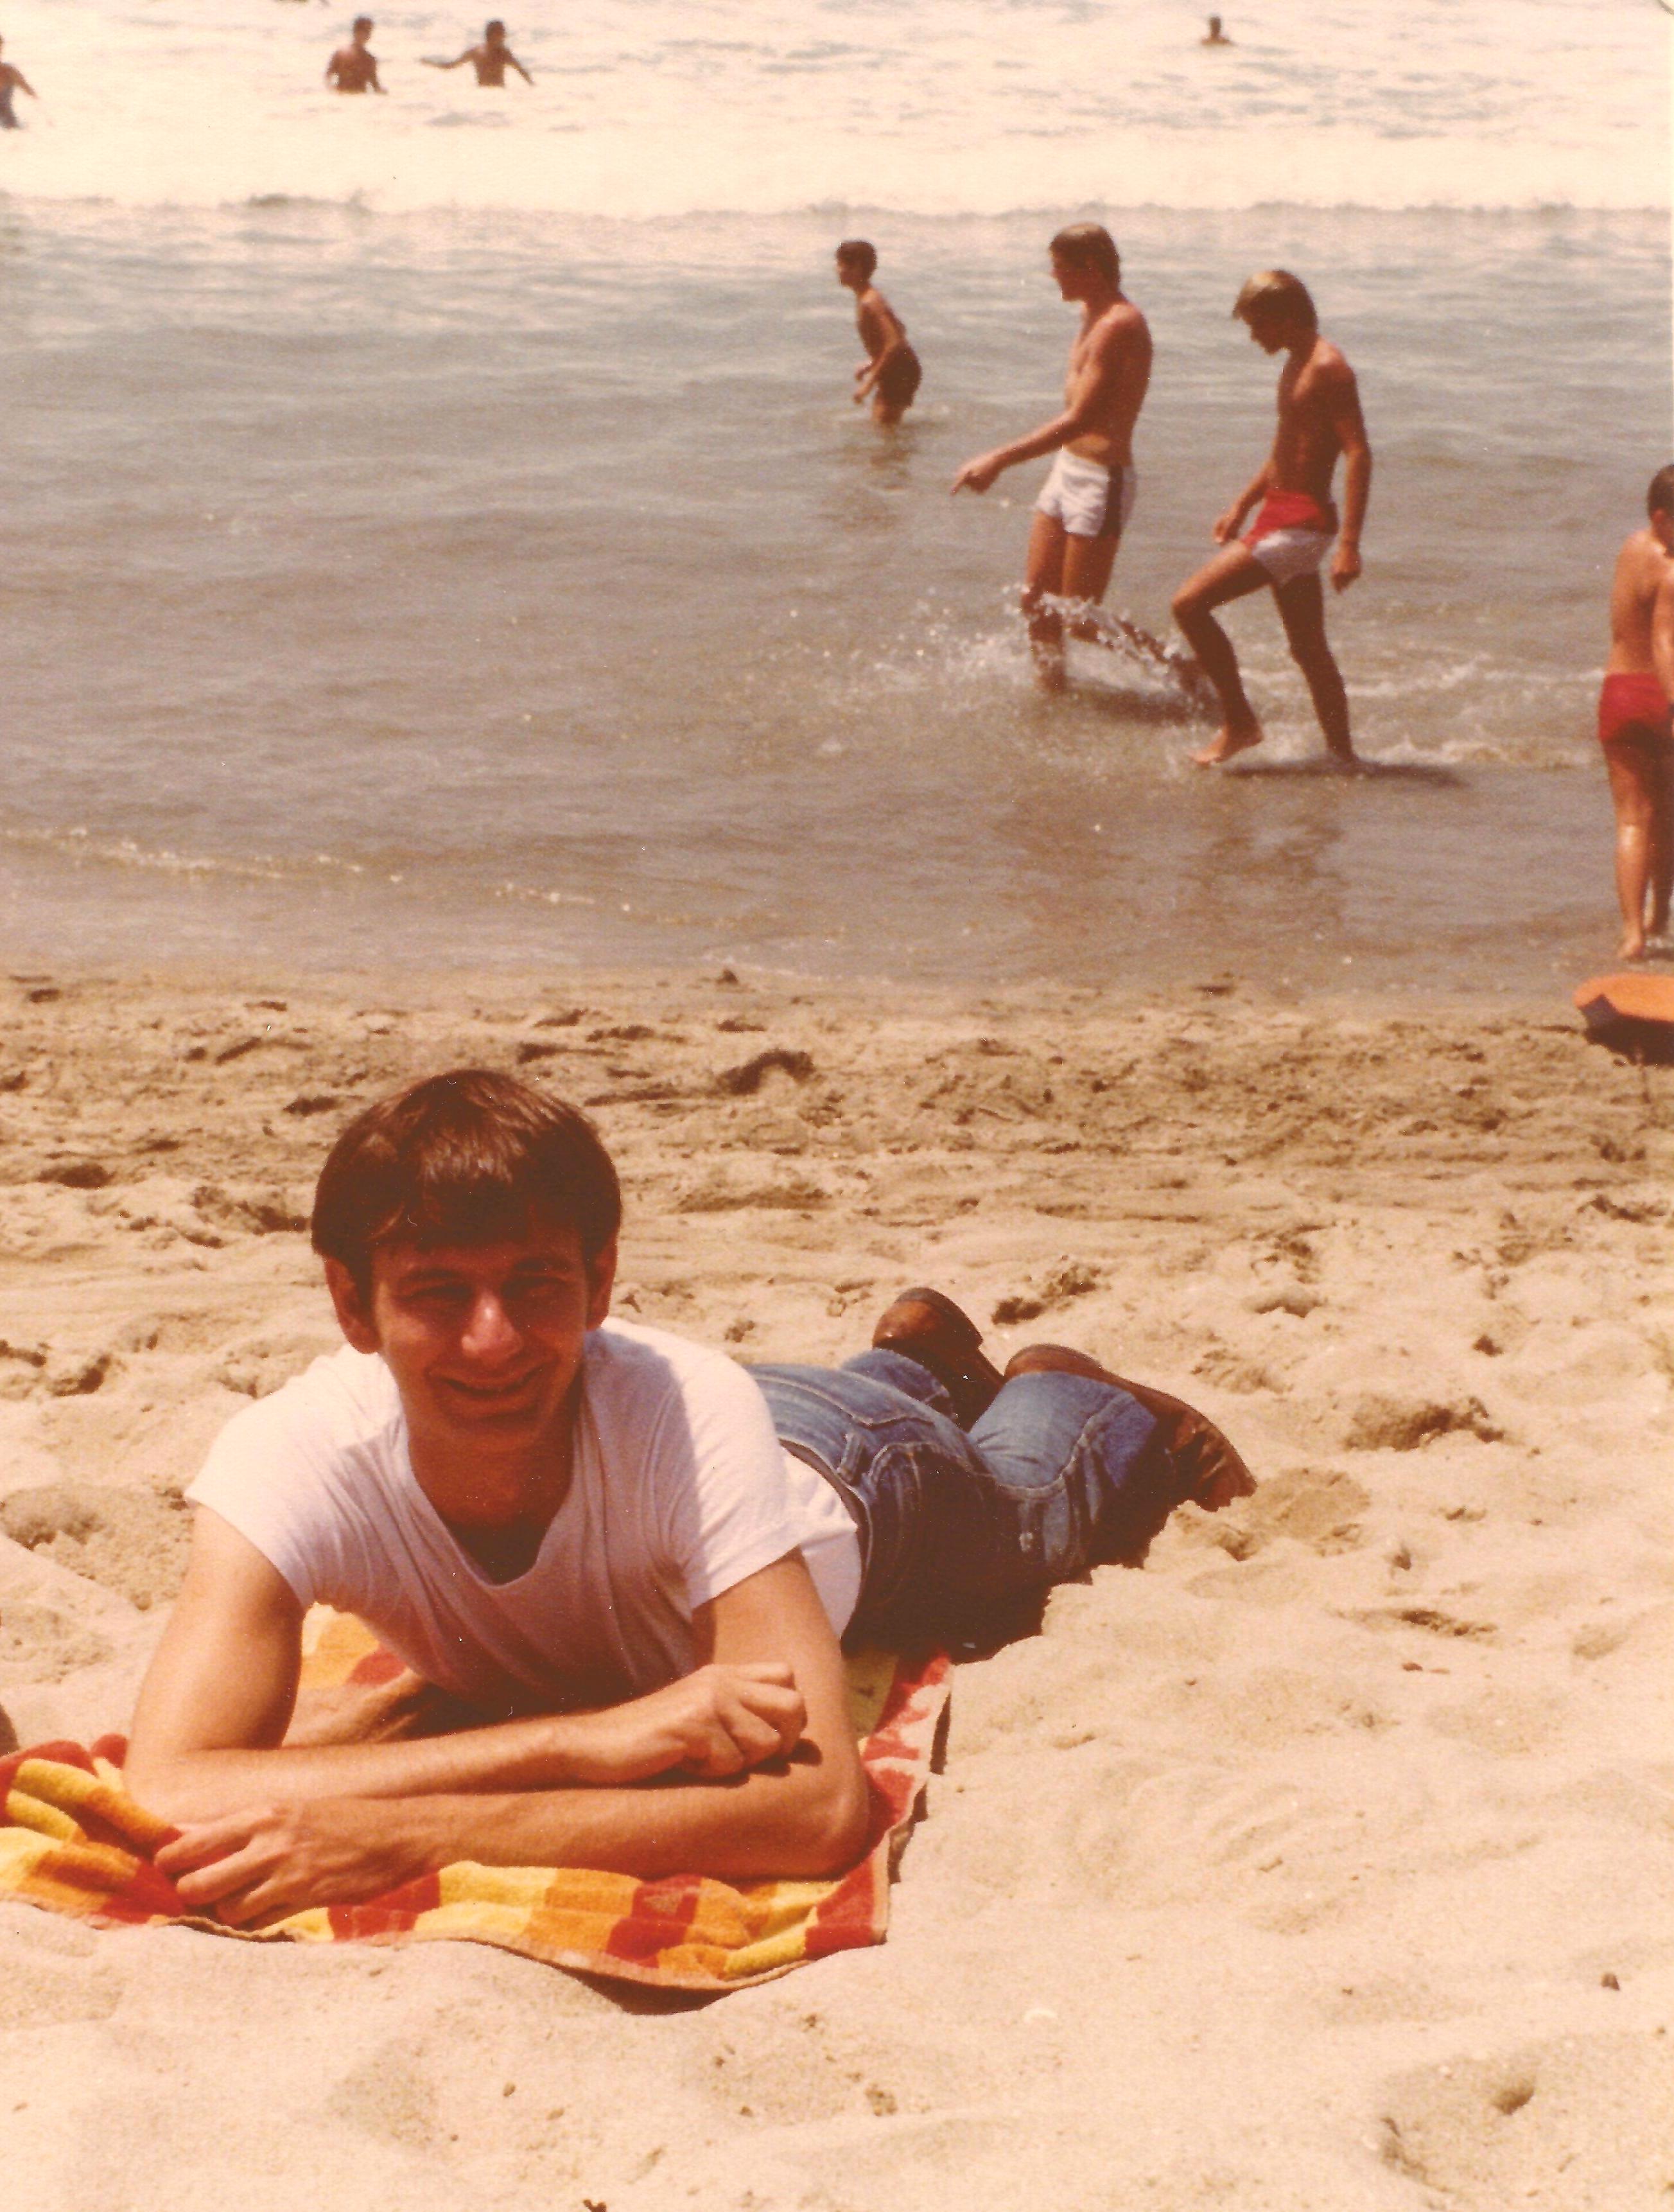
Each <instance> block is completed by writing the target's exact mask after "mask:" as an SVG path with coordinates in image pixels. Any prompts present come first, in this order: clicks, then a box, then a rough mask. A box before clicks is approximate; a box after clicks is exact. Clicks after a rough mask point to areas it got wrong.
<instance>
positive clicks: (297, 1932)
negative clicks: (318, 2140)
mask: <svg viewBox="0 0 1674 2212" xmlns="http://www.w3.org/2000/svg"><path fill="white" fill-rule="evenodd" d="M395 1666H396V1662H395V1661H393V1660H392V1659H391V1657H390V1656H389V1654H388V1653H387V1652H385V1651H383V1650H380V1649H379V1646H378V1644H377V1643H376V1642H375V1640H374V1639H373V1637H372V1635H371V1632H369V1631H368V1630H367V1628H365V1627H364V1626H362V1624H361V1622H360V1621H358V1620H349V1619H348V1618H347V1617H345V1616H343V1615H340V1614H331V1613H325V1611H324V1608H320V1609H319V1610H318V1611H317V1612H316V1613H311V1614H310V1615H309V1618H308V1622H307V1629H306V1660H305V1663H304V1673H303V1679H304V1680H305V1681H307V1682H309V1683H311V1684H315V1685H329V1684H339V1683H343V1682H350V1681H361V1682H366V1681H376V1680H379V1679H382V1678H384V1677H385V1676H386V1675H387V1674H389V1673H390V1672H391V1671H392V1670H393V1669H394V1668H395ZM848 1672H849V1698H850V1705H851V1710H852V1713H853V1716H854V1721H855V1729H856V1733H857V1735H858V1736H859V1738H860V1747H861V1761H862V1764H863V1765H864V1768H865V1771H866V1776H867V1779H868V1781H869V1782H870V1784H871V1790H872V1826H871V1833H870V1839H869V1842H868V1845H867V1849H866V1851H865V1854H864V1857H862V1858H861V1860H860V1861H859V1863H858V1865H856V1866H854V1867H852V1869H850V1870H849V1872H848V1873H847V1874H846V1875H840V1876H839V1877H837V1879H836V1880H834V1881H741V1882H728V1881H716V1880H714V1879H713V1877H712V1876H709V1875H669V1876H665V1877H664V1878H663V1879H662V1880H659V1881H638V1880H636V1879H635V1878H634V1876H633V1875H624V1874H606V1873H602V1872H599V1871H597V1869H589V1868H585V1867H560V1868H553V1867H496V1866H479V1865H477V1864H476V1863H475V1862H473V1861H464V1862H462V1863H459V1864H458V1865H456V1866H448V1867H444V1868H443V1869H441V1871H440V1873H438V1874H433V1875H424V1876H422V1878H421V1879H420V1880H418V1881H411V1882H408V1883H406V1884H404V1885H403V1887H401V1888H399V1889H392V1890H390V1891H389V1892H387V1893H385V1895H384V1896H382V1897H377V1898H373V1899H368V1900H367V1901H366V1902H364V1903H362V1904H360V1905H316V1906H314V1907H312V1909H310V1910H309V1911H306V1912H294V1913H292V1914H290V1915H289V1916H288V1917H287V1918H286V1919H283V1920H281V1921H277V1922H276V1923H274V1924H273V1925H272V1926H270V1927H267V1928H263V1929H253V1930H252V1929H227V1928H223V1927H222V1926H221V1923H220V1922H219V1921H215V1920H209V1919H205V1918H203V1917H200V1916H197V1915H194V1914H193V1913H191V1911H189V1910H188V1909H187V1907H186V1906H185V1904H184V1903H183V1902H182V1900H181V1899H180V1897H179V1893H178V1892H177V1891H176V1890H175V1888H174V1886H173V1883H172V1882H171V1881H168V1879H167V1876H166V1875H162V1874H160V1873H159V1872H158V1870H157V1869H156V1867H155V1865H154V1864H153V1863H152V1856H153V1854H154V1853H155V1851H156V1850H158V1849H159V1847H160V1846H161V1844H164V1843H165V1842H167V1839H168V1838H169V1837H170V1836H171V1835H172V1834H173V1829H172V1828H171V1827H170V1826H169V1825H168V1824H167V1822H166V1821H163V1820H158V1819H157V1818H156V1817H155V1814H150V1813H148V1812H147V1811H146V1810H145V1809H144V1808H143V1806H140V1805H136V1803H135V1802H134V1801H133V1799H132V1798H131V1797H130V1796H128V1795H127V1794H126V1792H125V1791H124V1789H123V1787H122V1774H121V1766H122V1760H123V1757H124V1752H125V1749H126V1746H125V1745H124V1741H123V1739H122V1738H121V1737H120V1736H104V1737H101V1738H100V1741H98V1742H96V1743H94V1745H93V1746H92V1747H91V1748H83V1747H82V1745H80V1744H75V1743H43V1744H37V1745H35V1746H33V1748H31V1749H30V1750H27V1751H22V1752H15V1753H12V1754H11V1755H10V1756H9V1758H6V1759H0V1898H15V1899H21V1901H22V1902H23V1903H25V1904H29V1905H43V1906H45V1909H46V1910H47V1911H52V1912H69V1913H74V1914H76V1916H77V1917H80V1918H82V1919H88V1920H93V1921H96V1922H100V1923H105V1924H106V1925H122V1924H125V1925H128V1926H144V1925H152V1924H155V1923H161V1922H169V1921H184V1922H185V1923H187V1924H189V1925H190V1926H192V1927H195V1928H203V1929H209V1930H212V1931H213V1932H215V1934H218V1935H222V1936H226V1935H234V1934H236V1935H239V1936H246V1937H248V1938H251V1939H252V1940H254V1941H257V1942H276V1941H287V1942H300V1943H343V1942H375V1943H418V1942H435V1941H437V1940H439V1939H440V1938H442V1937H445V1936H451V1937H453V1938H455V1939H456V1940H458V1941H461V1942H472V1943H494V1944H497V1945H499V1946H500V1948H501V1949H503V1950H507V1951H519V1952H521V1953H522V1954H523V1955H524V1956H525V1958H530V1959H540V1960H545V1961H546V1962H547V1964H549V1965H550V1966H567V1967H569V1968H571V1969H573V1971H575V1972H581V1973H589V1974H601V1975H605V1976H608V1977H612V1978H616V1979H620V1980H625V1981H634V1982H652V1983H656V1984H660V1985H661V1986H662V1987H664V1988H668V1989H681V1990H730V1989H740V1988H743V1986H744V1985H745V1984H749V1983H751V1982H761V1981H767V1980H768V1979H770V1978H772V1977H773V1975H775V1974H783V1973H788V1972H790V1970H791V1968H792V1967H793V1966H803V1965H804V1964H806V1963H807V1961H808V1960H811V1959H821V1958H824V1957H825V1956H826V1955H827V1954H828V1953H829V1952H832V1951H846V1950H852V1949H856V1948H859V1947H861V1946H864V1945H865V1944H868V1943H881V1942H882V1941H883V1936H884V1931H885V1929H886V1928H887V1926H888V1924H889V1881H890V1876H891V1874H892V1872H893V1870H894V1866H895V1860H896V1858H897V1857H898V1856H899V1854H900V1851H901V1845H902V1844H904V1843H905V1842H906V1840H907V1832H908V1830H909V1829H910V1828H911V1826H912V1825H913V1819H914V1816H915V1813H916V1809H917V1806H918V1802H919V1793H920V1791H921V1790H923V1788H924V1785H925V1781H926V1779H927V1778H928V1776H929V1773H930V1768H931V1759H932V1756H933V1753H934V1751H935V1746H936V1738H937V1729H938V1727H939V1725H940V1723H941V1719H942V1715H943V1711H944V1709H945V1707H946V1705H947V1700H948V1691H949V1674H950V1668H949V1661H948V1659H947V1658H946V1656H945V1655H943V1654H942V1653H939V1652H937V1653H932V1654H931V1655H929V1656H919V1657H918V1658H916V1659H912V1660H908V1659H903V1658H901V1657H898V1656H895V1654H892V1653H889V1652H876V1651H865V1652H859V1653H857V1654H854V1655H853V1656H851V1658H850V1660H849V1662H848Z"/></svg>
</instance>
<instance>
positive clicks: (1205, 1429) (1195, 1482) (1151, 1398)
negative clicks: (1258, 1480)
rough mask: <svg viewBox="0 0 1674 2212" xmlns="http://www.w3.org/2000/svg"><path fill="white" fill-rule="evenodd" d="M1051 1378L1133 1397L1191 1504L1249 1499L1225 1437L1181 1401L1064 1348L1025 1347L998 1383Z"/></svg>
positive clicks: (1212, 1505)
mask: <svg viewBox="0 0 1674 2212" xmlns="http://www.w3.org/2000/svg"><path fill="white" fill-rule="evenodd" d="M1051 1374H1058V1375H1084V1376H1087V1377H1088V1379H1089V1381H1090V1382H1094V1383H1114V1384H1115V1386H1116V1388H1117V1389H1119V1390H1125V1391H1126V1392H1127V1394H1128V1395H1129V1397H1130V1398H1137V1400H1138V1401H1139V1403H1140V1404H1141V1405H1142V1406H1143V1407H1144V1408H1145V1411H1146V1412H1147V1413H1149V1414H1150V1416H1151V1418H1152V1419H1154V1420H1155V1423H1156V1425H1157V1435H1158V1437H1159V1439H1160V1440H1161V1444H1162V1448H1163V1449H1164V1450H1165V1451H1166V1452H1167V1453H1168V1456H1169V1458H1170V1459H1171V1460H1173V1462H1174V1467H1175V1469H1176V1471H1177V1472H1178V1474H1179V1475H1180V1485H1181V1492H1180V1494H1181V1496H1182V1497H1183V1498H1190V1499H1191V1500H1192V1504H1194V1505H1201V1506H1202V1507H1204V1510H1205V1511H1207V1512H1210V1513H1218V1512H1219V1511H1220V1510H1221V1508H1222V1506H1223V1505H1230V1504H1232V1501H1233V1499H1234V1498H1248V1497H1250V1496H1252V1494H1253V1492H1254V1490H1255V1477H1254V1476H1253V1475H1252V1474H1251V1473H1250V1470H1249V1468H1247V1467H1246V1466H1245V1464H1244V1462H1243V1461H1242V1460H1241V1459H1240V1457H1239V1455H1238V1454H1237V1453H1236V1452H1235V1451H1234V1449H1233V1448H1232V1445H1231V1443H1229V1442H1228V1439H1227V1437H1225V1436H1224V1435H1223V1434H1222V1431H1220V1430H1219V1429H1217V1428H1216V1425H1215V1424H1214V1422H1213V1421H1211V1420H1210V1418H1209V1416H1208V1415H1207V1414H1206V1413H1198V1410H1197V1408H1196V1407H1192V1406H1188V1405H1187V1404H1186V1401H1185V1400H1184V1399H1183V1398H1171V1397H1169V1396H1168V1393H1167V1392H1166V1391H1163V1390H1153V1389H1151V1388H1150V1386H1149V1383H1130V1382H1129V1380H1128V1378H1127V1376H1125V1375H1113V1374H1112V1373H1111V1371H1110V1370H1109V1369H1108V1368H1107V1367H1101V1366H1100V1364H1099V1363H1098V1361H1097V1360H1096V1359H1093V1358H1089V1356H1088V1354H1087V1353H1086V1352H1072V1351H1071V1349H1070V1347H1069V1346H1068V1345H1065V1344H1031V1345H1028V1346H1025V1347H1024V1349H1023V1350H1022V1352H1017V1353H1016V1355H1015V1356H1014V1357H1013V1358H1011V1359H1010V1360H1009V1361H1008V1362H1007V1364H1006V1370H1005V1377H1004V1379H1005V1380H1006V1381H1007V1382H1008V1383H1009V1382H1010V1380H1011V1377H1012V1376H1014V1375H1051Z"/></svg>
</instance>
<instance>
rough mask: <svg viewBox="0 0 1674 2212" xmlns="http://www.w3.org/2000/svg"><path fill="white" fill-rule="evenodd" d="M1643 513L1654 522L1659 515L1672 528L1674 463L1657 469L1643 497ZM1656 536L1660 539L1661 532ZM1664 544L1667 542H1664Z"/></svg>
mask: <svg viewBox="0 0 1674 2212" xmlns="http://www.w3.org/2000/svg"><path fill="white" fill-rule="evenodd" d="M1645 512H1646V513H1647V514H1648V515H1649V516H1650V518H1651V520H1652V521H1653V522H1654V521H1655V520H1656V519H1657V517H1658V516H1659V515H1661V516H1662V518H1663V520H1665V522H1667V523H1668V524H1669V525H1670V526H1671V527H1674V461H1671V462H1670V463H1669V465H1668V466H1667V467H1666V468H1665V469H1659V470H1658V471H1657V473H1656V474H1655V476H1653V477H1652V479H1651V489H1649V490H1648V491H1647V493H1646V495H1645ZM1657 535H1658V536H1659V538H1660V537H1661V536H1662V532H1660V531H1659V532H1657ZM1664 542H1665V543H1666V542H1667V541H1666V540H1664Z"/></svg>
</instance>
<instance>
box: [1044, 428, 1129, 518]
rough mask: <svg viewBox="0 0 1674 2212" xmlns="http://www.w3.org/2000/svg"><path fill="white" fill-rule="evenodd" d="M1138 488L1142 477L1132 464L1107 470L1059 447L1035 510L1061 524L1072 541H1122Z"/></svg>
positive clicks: (1099, 462)
mask: <svg viewBox="0 0 1674 2212" xmlns="http://www.w3.org/2000/svg"><path fill="white" fill-rule="evenodd" d="M1138 489H1139V474H1138V471H1137V469H1135V468H1133V467H1131V465H1130V466H1128V467H1125V468H1119V469H1107V468H1106V466H1105V465H1104V464H1103V462H1102V461H1089V460H1083V458H1082V456H1081V455H1080V454H1079V453H1070V452H1069V451H1068V450H1067V449H1066V448H1064V447H1061V446H1060V447H1059V448H1058V452H1057V453H1055V454H1054V455H1053V456H1052V468H1051V471H1050V472H1049V473H1048V475H1047V477H1046V482H1045V483H1043V484H1042V485H1041V487H1040V498H1039V499H1037V500H1036V501H1035V502H1034V511H1035V513H1037V514H1050V515H1051V516H1052V518H1053V520H1055V521H1058V522H1061V523H1062V524H1063V525H1064V529H1065V530H1066V531H1067V532H1068V533H1069V535H1070V536H1071V538H1119V537H1120V536H1121V534H1122V532H1123V531H1124V530H1125V529H1126V527H1127V521H1128V517H1129V516H1130V515H1131V513H1133V501H1134V495H1135V494H1136V493H1137V490H1138Z"/></svg>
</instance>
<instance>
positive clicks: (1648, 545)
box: [1598, 463, 1674, 960]
mask: <svg viewBox="0 0 1674 2212" xmlns="http://www.w3.org/2000/svg"><path fill="white" fill-rule="evenodd" d="M1645 506H1646V511H1647V513H1648V515H1649V517H1650V520H1649V521H1648V522H1647V525H1646V526H1645V528H1644V529H1643V530H1636V531H1635V532H1634V534H1633V536H1632V537H1631V538H1629V539H1628V541H1627V543H1626V544H1624V545H1623V546H1622V550H1621V552H1620V553H1619V554H1618V555H1617V556H1616V577H1615V580H1614V581H1613V583H1612V584H1611V586H1610V659H1608V660H1607V661H1606V662H1605V663H1604V690H1602V691H1601V692H1600V693H1599V695H1598V742H1599V744H1601V745H1602V746H1603V748H1604V766H1605V767H1606V769H1608V770H1609V771H1610V798H1611V800H1612V801H1613V802H1614V805H1615V807H1616V896H1617V897H1618V898H1619V899H1620V900H1621V902H1622V942H1621V943H1620V945H1617V947H1616V951H1617V953H1618V955H1619V956H1620V957H1621V958H1622V959H1623V960H1642V959H1643V958H1644V957H1645V954H1646V951H1647V949H1648V947H1649V945H1650V944H1651V943H1652V942H1653V941H1655V940H1659V939H1663V938H1665V936H1666V933H1667V930H1668V903H1669V890H1670V886H1671V884H1674V735H1671V733H1670V725H1669V702H1670V700H1671V699H1674V559H1671V557H1670V556H1671V555H1674V463H1671V465H1669V466H1668V467H1667V468H1665V469H1659V470H1658V471H1657V473H1656V474H1655V476H1653V477H1652V479H1651V488H1650V489H1649V491H1648V492H1647V494H1646V496H1645Z"/></svg>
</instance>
